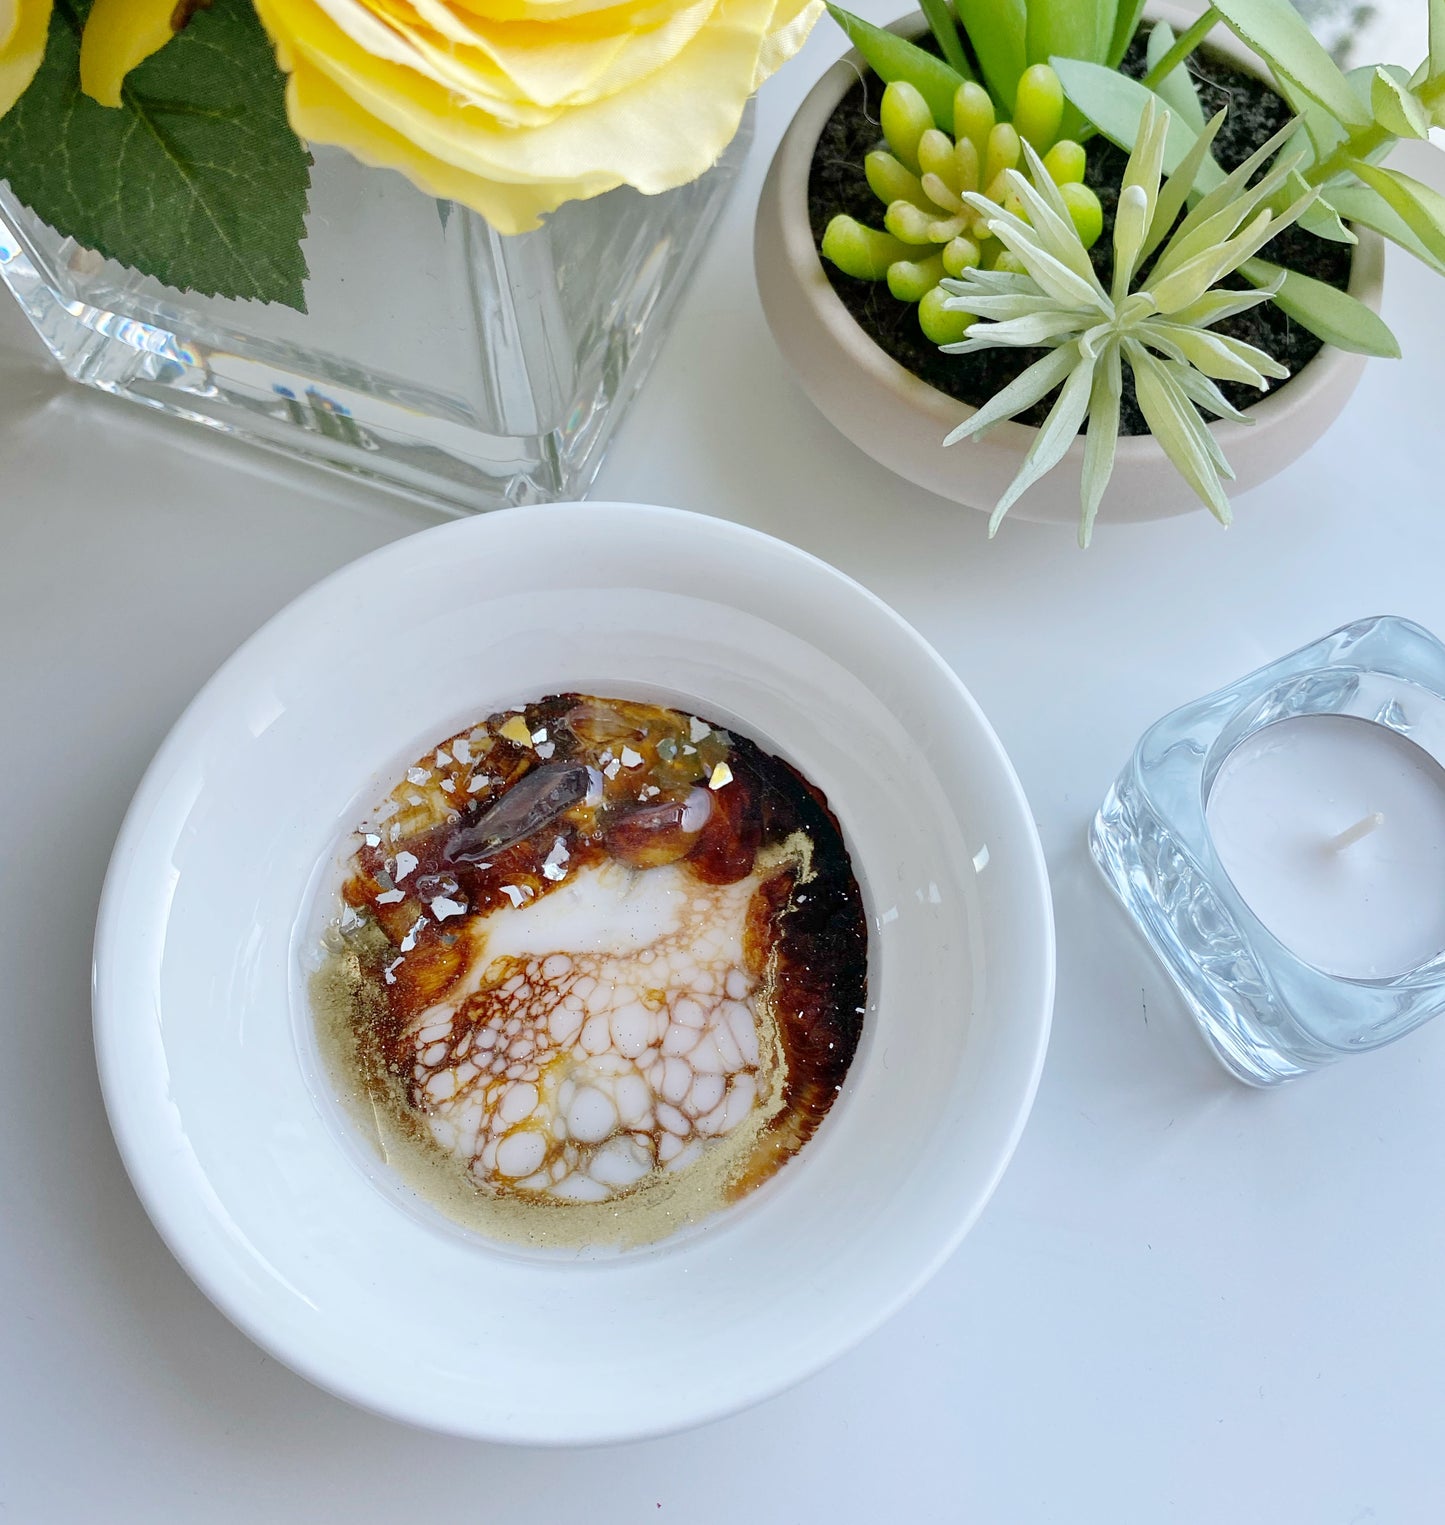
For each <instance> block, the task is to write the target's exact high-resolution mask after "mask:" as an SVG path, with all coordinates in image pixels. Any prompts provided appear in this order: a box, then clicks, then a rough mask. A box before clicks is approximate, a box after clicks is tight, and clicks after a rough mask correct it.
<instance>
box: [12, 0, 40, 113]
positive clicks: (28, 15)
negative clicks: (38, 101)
mask: <svg viewBox="0 0 1445 1525" xmlns="http://www.w3.org/2000/svg"><path fill="white" fill-rule="evenodd" d="M50 6H51V0H0V116H4V115H5V113H6V112H7V111H9V109H10V108H11V107H12V106H13V105H14V104H15V102H16V101H18V100H19V99H20V97H21V96H22V95H24V94H25V91H26V89H27V88H28V86H29V84H30V81H31V80H32V79H34V78H35V71H36V70H37V69H38V68H39V67H40V60H41V59H42V58H43V57H44V56H45V39H46V38H47V37H48V36H49V35H50Z"/></svg>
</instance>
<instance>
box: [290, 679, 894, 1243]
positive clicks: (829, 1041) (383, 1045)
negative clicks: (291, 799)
mask: <svg viewBox="0 0 1445 1525" xmlns="http://www.w3.org/2000/svg"><path fill="white" fill-rule="evenodd" d="M312 997H313V1006H314V1008H315V1011H316V1016H317V1020H318V1030H319V1033H320V1036H321V1039H322V1047H323V1050H324V1051H325V1052H326V1055H327V1058H328V1061H329V1064H330V1067H331V1069H332V1071H333V1074H334V1076H335V1078H336V1080H337V1082H338V1084H339V1085H340V1088H341V1090H342V1091H343V1094H344V1096H345V1097H346V1099H347V1100H348V1102H349V1103H350V1106H351V1109H352V1111H353V1112H354V1113H355V1115H356V1116H357V1118H358V1120H359V1121H361V1122H362V1123H363V1125H364V1126H365V1128H366V1129H367V1131H368V1132H370V1133H371V1134H372V1136H373V1138H374V1139H375V1142H376V1144H377V1146H378V1147H379V1149H380V1150H381V1152H382V1154H383V1156H384V1157H385V1158H386V1159H387V1160H388V1162H389V1163H391V1164H392V1165H393V1166H395V1167H396V1168H397V1169H398V1171H399V1172H400V1174H401V1175H402V1177H403V1178H404V1179H406V1180H407V1181H408V1182H409V1184H411V1185H412V1186H413V1187H415V1188H416V1189H418V1190H419V1191H420V1192H421V1193H422V1194H423V1195H424V1196H426V1197H427V1198H429V1199H430V1200H431V1201H433V1202H434V1203H435V1204H436V1205H437V1206H439V1207H440V1208H441V1209H442V1210H443V1211H445V1212H447V1213H448V1214H449V1215H450V1216H452V1217H453V1218H455V1219H457V1220H458V1221H460V1222H462V1223H464V1224H466V1225H468V1226H470V1227H474V1228H477V1229H479V1230H481V1231H482V1232H483V1233H485V1234H488V1235H490V1236H492V1237H496V1238H501V1239H506V1240H513V1241H521V1242H525V1243H532V1244H537V1245H549V1244H550V1245H559V1246H573V1247H577V1246H586V1245H589V1244H598V1245H602V1244H619V1245H633V1244H642V1243H647V1242H651V1241H654V1240H656V1239H659V1238H662V1237H664V1236H666V1235H667V1234H669V1233H672V1232H673V1231H675V1230H676V1229H678V1228H680V1227H681V1226H683V1225H684V1224H686V1223H689V1222H692V1221H695V1220H697V1219H700V1218H703V1217H705V1216H707V1215H709V1214H711V1213H713V1212H715V1211H716V1210H718V1209H719V1208H721V1207H723V1206H725V1205H726V1204H727V1203H729V1202H732V1201H736V1200H737V1199H738V1198H740V1197H742V1196H744V1195H746V1194H747V1193H748V1192H749V1191H751V1190H752V1189H753V1188H754V1187H756V1186H758V1185H759V1184H760V1183H761V1182H763V1181H765V1180H766V1179H767V1178H768V1177H769V1176H771V1175H772V1174H773V1173H774V1172H775V1171H776V1170H777V1169H778V1168H779V1167H780V1166H781V1165H782V1164H783V1163H784V1162H785V1161H787V1160H788V1159H790V1158H791V1157H792V1156H793V1155H794V1154H796V1153H797V1151H798V1150H799V1149H800V1148H801V1147H802V1145H803V1144H804V1143H805V1142H806V1141H807V1139H808V1138H809V1137H810V1136H811V1134H812V1133H813V1131H814V1130H815V1129H816V1128H817V1126H818V1124H819V1122H820V1121H821V1120H822V1118H823V1117H824V1115H825V1114H826V1113H827V1111H828V1109H829V1107H830V1106H831V1105H832V1103H833V1101H834V1099H835V1098H836V1096H837V1094H838V1092H839V1090H840V1089H841V1087H842V1084H843V1079H844V1076H845V1075H846V1073H847V1070H848V1066H849V1064H850V1062H851V1060H852V1058H853V1055H854V1053H855V1051H856V1049H857V1046H858V1039H859V1036H860V1034H861V1031H862V1026H863V1017H864V1011H865V1007H866V1004H867V1000H866V997H867V930H866V923H865V920H864V914H863V906H862V899H861V896H860V894H859V889H858V884H857V881H856V879H855V878H854V875H853V872H852V868H851V865H850V863H849V858H848V853H847V849H846V847H845V846H844V843H843V838H842V833H841V831H840V829H839V826H838V822H837V820H836V819H835V818H834V816H833V814H832V812H831V811H830V810H829V808H828V804H827V801H826V799H825V798H824V797H823V795H822V794H821V792H820V791H819V790H817V789H816V788H815V787H814V786H813V785H812V784H810V783H809V782H808V781H807V780H806V779H804V778H803V777H802V776H801V775H800V774H799V773H798V772H797V771H796V770H795V769H794V768H792V767H790V766H789V765H788V764H787V763H785V762H783V761H782V760H781V759H780V758H777V757H774V756H772V755H770V754H769V753H767V752H765V751H763V750H762V749H761V748H760V747H758V746H757V745H756V744H755V743H753V742H751V741H749V740H748V739H747V738H745V737H741V736H738V735H737V734H735V733H733V732H730V731H727V730H725V729H723V728H721V727H719V726H716V725H713V724H711V723H710V722H708V721H706V720H703V719H700V718H698V717H697V716H694V715H689V714H685V713H682V712H680V711H677V710H671V709H666V708H662V707H659V706H657V705H651V704H640V703H633V702H630V701H625V700H618V699H602V698H595V697H592V696H588V695H582V694H559V695H554V696H551V697H548V698H545V699H541V700H539V701H538V702H536V703H535V704H530V705H527V706H525V707H522V708H518V709H513V710H509V711H505V712H503V713H500V714H496V715H492V716H491V717H489V718H488V719H487V720H486V721H484V722H483V723H481V724H479V725H477V726H476V727H474V728H470V729H468V730H465V731H462V732H459V733H458V734H456V735H454V736H451V737H449V738H447V740H446V741H444V742H442V743H441V744H440V745H439V746H437V747H435V748H433V749H430V750H429V751H428V752H427V753H426V755H425V756H423V757H421V758H419V759H418V760H417V761H416V762H415V763H414V764H413V765H412V766H411V767H410V768H408V769H407V771H406V775H405V777H404V778H403V779H402V781H401V782H400V783H398V784H397V786H396V787H395V788H394V789H393V790H392V792H391V793H390V794H389V795H388V796H387V798H386V799H385V800H384V801H383V803H382V804H381V806H380V807H379V809H377V810H376V811H375V812H374V813H373V815H372V816H371V817H370V818H369V819H368V820H367V821H366V822H364V823H363V824H362V826H361V827H360V829H359V831H358V833H357V838H356V846H355V849H354V851H353V852H352V854H351V856H350V858H349V860H348V862H347V864H346V878H345V881H344V884H343V887H342V906H341V909H340V915H339V916H338V918H337V919H336V921H335V924H334V925H333V926H332V928H331V929H330V930H329V931H328V933H327V936H326V957H325V962H324V963H323V965H322V968H321V970H320V972H319V973H318V974H317V975H316V976H315V977H314V979H313V982H312Z"/></svg>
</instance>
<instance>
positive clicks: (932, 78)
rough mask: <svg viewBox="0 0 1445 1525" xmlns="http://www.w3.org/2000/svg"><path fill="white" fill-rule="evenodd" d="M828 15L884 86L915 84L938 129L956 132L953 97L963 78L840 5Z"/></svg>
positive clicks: (922, 51)
mask: <svg viewBox="0 0 1445 1525" xmlns="http://www.w3.org/2000/svg"><path fill="white" fill-rule="evenodd" d="M828 14H829V15H830V16H831V17H832V18H833V20H834V21H836V22H837V23H838V25H839V26H840V27H842V28H843V31H844V33H845V35H846V36H847V38H848V41H849V42H851V43H852V44H853V46H854V47H855V48H857V49H858V51H859V52H860V53H861V54H862V55H863V57H864V60H865V61H866V62H867V64H868V67H869V68H870V69H872V71H873V72H874V73H875V74H876V75H877V76H878V78H879V79H881V80H882V81H883V83H884V84H885V85H891V84H892V83H893V82H894V81H895V80H898V81H901V82H902V83H904V84H908V85H912V86H913V87H914V89H915V90H917V91H918V93H919V94H920V95H921V96H922V97H923V99H924V100H925V101H927V102H928V109H929V111H930V112H931V113H932V115H933V120H934V122H935V123H936V124H937V126H938V127H940V128H941V129H942V130H943V131H944V132H947V133H951V132H952V131H953V97H954V92H955V91H957V89H958V87H959V86H960V85H961V84H962V83H963V80H964V76H963V75H961V74H959V72H958V71H957V70H956V69H951V68H949V66H948V65H947V64H946V63H944V61H943V60H942V59H941V58H935V57H934V56H933V54H932V53H929V52H927V51H925V50H924V49H923V48H920V47H916V46H915V45H914V44H913V43H911V42H908V41H906V40H905V39H904V38H902V37H898V36H895V34H894V33H892V32H888V31H885V30H884V29H883V28H882V27H878V26H874V25H873V23H872V22H871V21H864V20H863V18H862V17H861V16H855V15H853V14H852V12H851V11H845V10H844V9H843V8H842V7H841V6H837V5H829V7H828Z"/></svg>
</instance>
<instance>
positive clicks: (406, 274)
mask: <svg viewBox="0 0 1445 1525" xmlns="http://www.w3.org/2000/svg"><path fill="white" fill-rule="evenodd" d="M752 132H753V107H752V105H751V103H750V104H749V106H748V109H747V112H746V113H745V115H744V117H743V121H742V126H741V127H740V129H739V131H738V134H737V136H736V137H735V138H734V140H733V142H732V144H731V145H730V146H729V148H728V149H727V151H726V152H725V153H724V155H723V156H722V158H721V159H720V160H719V162H718V163H717V164H716V165H715V166H714V167H713V169H711V170H710V171H709V172H708V173H707V174H706V175H704V176H703V177H702V178H701V179H699V180H697V181H694V182H693V183H692V184H690V185H684V186H681V187H679V188H678V189H676V190H673V191H668V192H665V193H663V194H662V195H659V196H643V195H641V194H639V193H638V192H636V191H634V190H632V189H631V188H630V187H622V188H620V189H618V190H615V191H611V192H608V193H607V194H606V195H603V196H599V197H596V198H594V199H593V200H590V201H576V202H569V203H567V204H565V205H563V206H562V207H559V208H558V210H557V211H556V212H554V213H552V214H551V215H550V216H549V217H548V218H547V219H546V221H545V223H544V225H543V226H542V228H540V229H539V230H538V231H536V232H534V233H523V234H518V235H515V236H512V237H504V236H503V235H501V234H499V233H497V232H495V231H494V230H493V229H492V228H491V227H490V226H489V225H488V224H487V223H486V221H485V220H484V219H483V218H481V217H479V216H478V215H477V214H476V213H474V212H472V211H469V210H468V209H467V208H466V207H463V206H460V205H458V204H456V203H454V202H439V201H437V200H435V199H433V198H431V197H429V196H426V195H424V194H423V193H422V192H421V191H419V190H417V189H416V188H415V187H414V186H413V185H411V183H410V182H409V181H407V180H406V179H404V178H403V177H402V176H401V175H398V174H395V173H393V172H391V171H389V170H378V169H370V168H367V167H366V166H364V165H362V164H360V163H358V162H357V161H356V160H355V159H353V158H351V156H350V155H349V154H346V153H345V152H343V151H342V150H339V149H327V148H319V149H317V150H316V151H315V165H314V167H313V170H312V178H311V196H310V209H309V212H308V215H307V221H306V229H307V231H306V240H305V243H304V245H303V250H304V253H305V256H306V260H307V264H308V266H309V269H310V275H309V277H308V278H307V281H306V287H305V298H306V306H307V311H306V312H304V313H301V312H296V311H293V310H291V309H290V308H287V307H282V306H279V305H274V304H264V303H259V302H245V301H232V300H227V299H223V298H216V297H204V296H199V295H197V294H195V293H192V292H183V291H177V290H174V289H172V288H170V287H168V286H165V285H162V284H161V283H160V282H159V281H157V280H154V279H152V278H150V277H148V276H142V275H139V274H137V273H136V272H135V271H134V270H130V269H127V268H126V267H124V266H122V265H119V264H117V263H115V262H114V261H112V260H108V259H102V258H101V257H99V256H98V255H97V254H95V253H94V252H93V251H91V250H89V249H85V248H83V247H81V246H80V245H78V244H77V243H76V242H75V241H74V240H73V239H70V238H64V237H61V236H60V235H59V234H57V233H56V232H55V231H54V230H53V229H51V228H50V227H48V226H46V224H45V223H43V222H41V221H40V219H39V218H38V217H36V216H35V215H34V214H33V213H32V212H31V211H30V210H29V209H28V208H27V207H25V206H24V205H22V204H21V203H20V202H19V201H18V200H17V199H16V198H15V197H14V196H13V195H12V194H11V191H10V188H9V186H8V185H7V184H5V183H4V182H0V278H3V279H4V282H5V284H6V285H7V286H8V287H9V288H10V290H11V291H12V292H13V293H14V295H15V297H16V299H17V300H18V301H19V303H20V305H21V307H22V308H23V309H24V310H25V312H26V314H27V315H28V316H29V318H30V321H31V322H32V323H33V324H34V326H35V329H36V331H37V332H38V333H39V334H40V336H41V338H42V339H43V340H44V341H45V343H46V344H47V345H48V347H49V348H50V350H51V352H52V353H53V354H54V356H55V358H56V359H57V360H58V361H59V362H60V364H61V366H62V367H63V368H64V369H65V371H66V373H67V374H68V375H69V376H70V377H71V378H72V379H73V380H75V381H79V382H83V383H85V384H86V385H87V386H93V387H99V388H100V389H101V390H103V391H106V392H112V393H114V394H116V395H117V396H121V397H128V398H131V399H133V400H134V401H136V402H140V403H144V404H145V405H146V406H147V407H151V408H157V409H160V410H161V411H162V412H165V413H170V414H173V415H175V416H176V417H178V418H186V419H191V420H193V421H194V422H196V423H200V424H205V425H208V426H209V427H211V428H213V429H218V430H220V431H222V432H223V433H226V434H231V435H236V436H238V437H240V438H242V439H246V440H250V441H252V442H253V443H255V444H259V445H264V446H267V447H269V448H271V449H274V450H279V451H282V452H284V453H286V454H288V455H292V456H298V457H301V458H304V459H307V460H311V461H316V462H319V463H321V464H323V465H326V466H331V467H334V468H339V469H341V470H343V471H347V472H351V473H355V474H356V475H359V476H363V477H367V478H370V479H372V480H375V481H379V482H382V483H387V484H390V485H392V486H394V487H397V488H400V489H402V490H404V491H406V492H408V493H409V494H411V495H413V496H417V497H421V498H423V499H426V500H429V501H430V502H432V503H434V504H435V505H437V506H439V507H441V508H443V509H446V510H449V511H451V512H454V513H458V512H469V511H476V510H481V509H488V508H501V507H507V506H511V505H514V504H523V503H537V502H548V501H554V500H557V499H567V498H579V497H581V496H583V495H584V494H585V492H586V490H587V488H588V487H589V485H590V484H591V482H592V480H593V478H594V477H595V475H596V473H597V470H598V467H599V466H600V465H601V463H602V456H603V453H604V451H605V450H606V448H607V444H608V441H609V440H610V438H611V436H612V432H613V430H614V429H615V428H616V427H617V424H618V422H619V420H620V418H621V416H622V414H623V412H624V411H625V409H626V406H627V404H628V402H629V401H630V400H631V398H632V397H633V395H634V394H635V392H636V390H637V388H638V386H639V384H640V383H641V381H642V379H643V377H644V376H645V375H646V373H647V371H648V369H649V367H650V366H651V364H652V362H653V360H654V359H655V358H656V355H657V352H658V349H659V346H660V344H661V341H662V339H663V337H664V335H665V334H666V332H667V328H668V321H669V318H670V317H671V315H672V313H673V311H674V310H675V307H676V304H677V301H678V298H679V297H680V296H681V294H682V292H683V290H684V288H685V286H686V283H687V279H688V277H689V275H690V274H691V271H692V269H693V267H694V266H695V265H696V263H697V260H698V258H699V257H700V255H701V253H702V251H703V248H704V246H705V243H706V241H707V236H708V233H709V232H710V230H711V228H712V226H713V224H714V222H715V220H716V218H717V215H718V213H719V211H720V210H721V208H722V205H723V203H724V202H725V200H726V199H727V195H728V192H729V191H730V189H731V187H732V184H733V182H734V180H735V179H736V177H737V173H738V169H739V167H740V165H741V163H742V161H743V159H744V157H745V155H746V152H747V148H748V144H749V142H750V140H751V137H752Z"/></svg>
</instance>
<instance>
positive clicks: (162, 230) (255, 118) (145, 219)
mask: <svg viewBox="0 0 1445 1525" xmlns="http://www.w3.org/2000/svg"><path fill="white" fill-rule="evenodd" d="M89 10H90V4H89V0H58V3H57V4H56V6H55V9H54V12H53V13H52V17H51V27H50V42H49V46H48V48H47V50H46V54H45V59H44V62H43V63H42V64H41V66H40V71H39V73H38V74H37V75H36V76H35V79H34V82H33V83H32V84H31V86H30V88H29V89H28V90H27V91H26V92H25V94H24V95H23V96H22V97H21V98H20V100H19V102H18V103H17V104H16V105H15V106H14V107H13V108H12V109H11V110H10V111H9V112H8V113H7V114H6V115H5V117H3V118H0V177H3V178H5V179H8V180H9V181H10V186H11V189H12V190H13V191H14V192H15V194H16V196H18V197H19V198H20V200H21V201H23V202H24V203H25V204H26V205H27V206H28V207H29V208H30V209H31V210H32V211H33V212H34V213H35V215H36V216H37V217H39V218H40V219H41V220H42V221H43V222H46V223H48V224H49V225H50V226H51V227H52V228H54V229H56V231H57V232H61V233H64V234H67V235H68V236H69V237H71V238H73V239H75V241H76V242H77V243H78V244H80V245H82V246H83V247H85V248H87V249H93V250H94V251H95V252H96V253H98V254H101V255H104V256H105V257H106V258H108V259H114V260H117V261H119V262H120V263H121V264H123V265H128V266H129V267H130V268H132V269H134V270H138V271H140V272H141V273H142V274H144V275H149V276H154V277H155V278H156V279H157V280H160V281H164V282H165V283H166V284H167V285H168V286H174V287H176V288H178V289H179V290H182V291H195V292H200V293H201V294H203V295H205V296H221V297H236V298H244V299H248V300H252V301H258V302H279V303H282V304H284V305H285V306H288V307H294V308H296V309H297V310H298V311H301V312H304V311H305V310H306V299H305V294H304V282H305V279H306V259H305V256H304V255H303V254H302V251H301V240H302V238H303V236H304V234H305V218H306V197H307V190H308V188H309V181H310V172H309V171H310V163H311V157H310V155H309V154H308V153H307V151H306V149H305V148H304V147H303V146H302V144H301V143H300V141H299V140H298V139H297V137H296V135H295V134H294V133H293V132H292V131H291V129H290V127H289V125H288V124H287V121H286V107H285V86H284V82H283V79H282V76H281V73H280V71H279V70H278V69H277V67H276V61H275V58H274V57H273V56H272V52H271V45H270V43H269V41H268V40H267V37H266V34H265V32H263V31H262V29H261V24H260V22H259V21H258V20H257V19H256V13H255V11H254V10H253V9H252V7H251V6H250V5H249V4H247V3H245V0H217V3H216V4H214V5H213V6H212V7H211V8H210V9H206V10H200V11H198V12H197V13H196V14H195V15H194V16H193V17H192V18H191V20H190V22H189V24H188V25H187V26H186V27H185V29H184V30H183V31H182V32H180V33H179V35H178V36H176V37H175V38H174V39H173V40H172V41H171V42H170V43H168V44H167V45H166V47H164V48H162V49H161V51H160V52H159V53H156V54H154V55H153V56H152V57H150V58H148V59H147V60H146V61H145V62H144V63H143V64H141V65H140V66H139V68H137V69H135V70H133V71H132V73H131V74H130V76H129V77H128V79H127V80H126V83H125V86H124V89H123V91H122V96H121V100H122V104H121V105H120V106H119V107H118V108H117V107H108V106H101V105H99V104H97V102H95V101H93V100H91V99H90V97H89V96H87V95H83V94H82V93H81V91H80V32H81V27H82V26H83V24H84V22H85V19H86V16H87V15H88V14H89ZM120 187H123V188H124V192H123V194H120V193H118V188H120Z"/></svg>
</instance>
